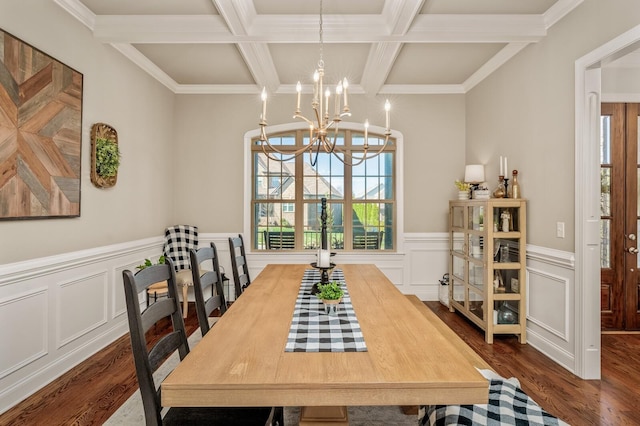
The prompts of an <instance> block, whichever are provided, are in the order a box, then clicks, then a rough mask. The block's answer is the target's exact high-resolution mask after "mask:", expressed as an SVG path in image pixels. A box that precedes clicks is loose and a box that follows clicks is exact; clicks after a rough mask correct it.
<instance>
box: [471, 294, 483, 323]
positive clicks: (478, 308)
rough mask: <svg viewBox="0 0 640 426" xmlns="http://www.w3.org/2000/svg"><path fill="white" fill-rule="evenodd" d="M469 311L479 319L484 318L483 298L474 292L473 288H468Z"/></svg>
mask: <svg viewBox="0 0 640 426" xmlns="http://www.w3.org/2000/svg"><path fill="white" fill-rule="evenodd" d="M468 309H469V312H471V314H473V315H474V316H476V317H477V318H478V319H479V320H480V321H482V320H484V298H483V297H482V294H480V293H476V292H475V291H474V290H473V289H471V288H470V289H469V306H468Z"/></svg>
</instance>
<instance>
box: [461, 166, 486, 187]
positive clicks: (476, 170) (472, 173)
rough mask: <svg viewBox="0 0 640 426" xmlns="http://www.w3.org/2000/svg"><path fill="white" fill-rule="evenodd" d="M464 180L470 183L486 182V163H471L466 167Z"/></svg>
mask: <svg viewBox="0 0 640 426" xmlns="http://www.w3.org/2000/svg"><path fill="white" fill-rule="evenodd" d="M464 181H465V182H468V183H481V182H484V165H482V164H469V165H467V166H465V168H464Z"/></svg>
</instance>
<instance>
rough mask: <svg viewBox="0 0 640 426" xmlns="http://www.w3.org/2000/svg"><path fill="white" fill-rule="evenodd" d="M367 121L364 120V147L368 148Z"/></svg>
mask: <svg viewBox="0 0 640 426" xmlns="http://www.w3.org/2000/svg"><path fill="white" fill-rule="evenodd" d="M368 140H369V120H365V122H364V146H365V147H366V146H369V143H368Z"/></svg>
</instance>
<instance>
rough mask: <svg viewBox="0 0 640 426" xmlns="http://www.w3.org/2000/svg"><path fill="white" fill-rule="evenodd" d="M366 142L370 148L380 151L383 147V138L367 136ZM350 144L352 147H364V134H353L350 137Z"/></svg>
mask: <svg viewBox="0 0 640 426" xmlns="http://www.w3.org/2000/svg"><path fill="white" fill-rule="evenodd" d="M367 142H368V143H369V145H370V146H375V147H377V149H380V147H381V146H382V145H384V137H381V136H375V135H373V136H372V135H371V134H370V135H368V137H367ZM351 143H352V144H353V145H358V146H361V145H364V133H355V132H354V133H353V135H352V136H351ZM388 145H391V141H389V143H388Z"/></svg>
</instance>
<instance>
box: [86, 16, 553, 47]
mask: <svg viewBox="0 0 640 426" xmlns="http://www.w3.org/2000/svg"><path fill="white" fill-rule="evenodd" d="M385 26H386V25H385V21H384V19H383V17H382V16H381V15H342V16H338V15H329V16H327V17H325V18H324V24H323V29H324V34H323V37H324V40H325V41H326V42H328V43H377V42H399V43H449V42H460V43H464V42H468V43H494V42H495V43H510V42H522V41H524V42H536V41H539V40H540V39H541V38H542V37H544V36H545V35H546V28H545V26H544V22H543V19H542V18H541V16H540V15H482V16H470V15H418V16H417V17H416V18H415V19H414V20H413V25H412V26H411V28H410V29H409V30H408V31H407V32H406V34H404V35H393V34H389V33H388V31H383V32H381V31H380V29H381V28H384V27H385ZM235 30H238V28H235ZM318 31H319V25H318V22H317V18H316V17H311V16H309V15H269V16H257V17H256V18H255V19H254V21H253V23H252V24H251V30H250V33H248V34H233V33H232V32H231V31H230V30H229V28H228V25H227V23H226V21H225V20H224V18H223V17H222V16H219V15H211V16H201V15H182V16H165V15H157V16H138V15H123V16H120V15H118V16H115V15H101V16H96V18H95V26H94V36H95V37H96V38H97V39H99V40H100V41H102V42H105V43H242V42H258V43H307V42H308V43H316V42H318V40H319V34H318Z"/></svg>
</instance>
